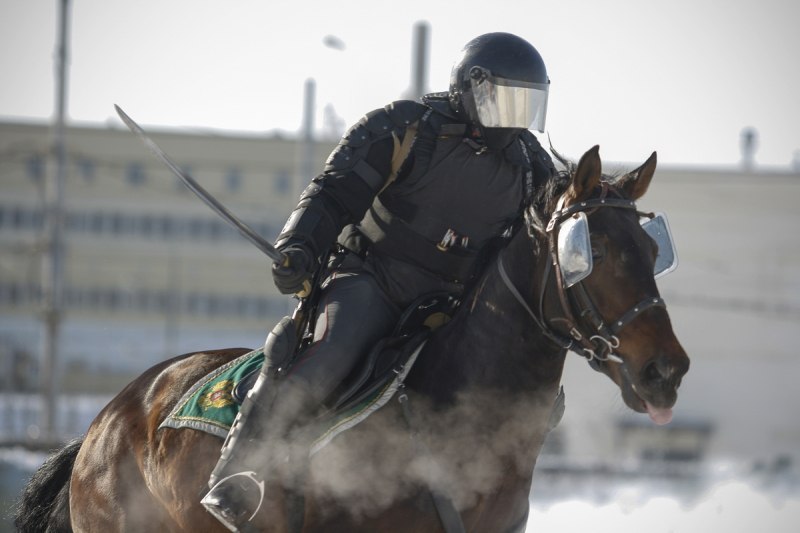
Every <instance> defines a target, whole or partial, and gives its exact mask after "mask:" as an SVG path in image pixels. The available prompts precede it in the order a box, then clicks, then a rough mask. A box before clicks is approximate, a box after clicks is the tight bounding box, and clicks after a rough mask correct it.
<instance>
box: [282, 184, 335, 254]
mask: <svg viewBox="0 0 800 533" xmlns="http://www.w3.org/2000/svg"><path fill="white" fill-rule="evenodd" d="M321 190H322V186H321V185H320V184H319V183H317V182H316V181H313V182H311V184H310V185H309V186H308V187H306V190H305V191H303V194H302V195H301V196H300V202H299V203H298V204H297V207H295V209H294V211H292V214H291V215H290V216H289V219H288V220H287V221H286V224H285V225H284V226H283V229H282V230H281V233H280V235H278V239H277V240H276V242H275V247H276V248H278V249H280V248H281V247H282V246H285V245H288V244H291V243H295V242H301V243H303V244H305V245H306V246H308V247H309V248H310V249H311V252H312V253H313V254H314V257H316V258H317V259H318V260H319V259H321V258H322V256H323V254H325V253H326V252H327V251H328V249H329V248H330V247H331V245H332V244H333V243H334V241H335V240H336V237H337V236H338V235H339V231H341V227H340V224H339V223H338V221H337V217H336V215H334V214H333V213H331V212H330V209H329V208H328V206H326V205H325V202H324V197H323V196H322V195H321V194H319V193H320V191H321Z"/></svg>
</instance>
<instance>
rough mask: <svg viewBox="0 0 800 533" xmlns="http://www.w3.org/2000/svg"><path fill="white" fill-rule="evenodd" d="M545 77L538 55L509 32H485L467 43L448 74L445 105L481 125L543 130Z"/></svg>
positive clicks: (526, 43) (542, 64)
mask: <svg viewBox="0 0 800 533" xmlns="http://www.w3.org/2000/svg"><path fill="white" fill-rule="evenodd" d="M549 87H550V79H549V78H548V77H547V69H546V68H545V66H544V61H542V56H540V55H539V52H537V51H536V49H535V48H534V47H533V46H531V44H530V43H528V42H527V41H526V40H524V39H521V38H520V37H517V36H516V35H512V34H510V33H487V34H485V35H481V36H480V37H476V38H475V39H473V40H471V41H470V42H468V43H467V44H466V45H465V46H464V48H463V49H462V53H461V57H460V58H459V59H458V61H456V63H455V65H453V70H452V72H451V74H450V93H449V97H450V105H451V106H452V108H453V110H454V111H455V112H456V114H457V115H458V116H460V117H461V118H463V119H464V120H465V121H467V122H470V123H472V124H474V125H476V126H483V127H484V128H526V129H527V128H535V129H537V130H538V131H541V132H543V131H544V121H545V117H546V115H547V93H548V89H549Z"/></svg>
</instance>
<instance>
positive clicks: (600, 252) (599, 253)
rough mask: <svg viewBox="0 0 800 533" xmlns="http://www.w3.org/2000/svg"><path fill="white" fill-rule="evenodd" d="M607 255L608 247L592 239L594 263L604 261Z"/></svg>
mask: <svg viewBox="0 0 800 533" xmlns="http://www.w3.org/2000/svg"><path fill="white" fill-rule="evenodd" d="M605 255H606V247H605V246H604V245H603V243H602V242H599V241H595V240H594V239H592V261H593V262H595V263H597V262H599V261H602V260H603V257H605Z"/></svg>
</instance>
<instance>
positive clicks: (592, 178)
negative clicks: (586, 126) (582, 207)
mask: <svg viewBox="0 0 800 533" xmlns="http://www.w3.org/2000/svg"><path fill="white" fill-rule="evenodd" d="M601 175H602V164H601V162H600V146H598V145H595V146H593V147H592V148H590V149H589V150H588V151H587V152H586V153H585V154H583V157H581V160H580V161H579V162H578V168H577V169H575V172H574V173H573V174H572V183H571V184H570V186H569V189H567V193H566V200H567V202H566V203H567V205H570V204H574V203H575V202H579V201H581V200H584V199H586V198H588V197H589V195H591V194H592V192H593V191H594V189H595V187H597V186H598V185H600V177H601Z"/></svg>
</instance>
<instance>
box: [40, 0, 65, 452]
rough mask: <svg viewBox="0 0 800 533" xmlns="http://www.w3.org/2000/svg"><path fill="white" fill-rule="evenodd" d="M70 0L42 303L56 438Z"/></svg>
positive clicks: (48, 414) (50, 430) (46, 394)
mask: <svg viewBox="0 0 800 533" xmlns="http://www.w3.org/2000/svg"><path fill="white" fill-rule="evenodd" d="M68 17H69V0H60V2H59V18H58V43H57V49H56V112H55V120H54V123H53V133H52V135H53V157H54V159H55V173H54V179H53V182H52V184H50V186H48V187H46V188H45V189H46V199H45V213H44V214H45V216H44V222H45V229H46V231H47V247H46V251H45V254H44V256H43V258H42V263H43V264H42V303H43V316H44V347H43V352H44V353H43V356H42V371H41V390H42V396H43V411H42V421H41V428H42V435H41V438H42V440H45V441H52V440H55V438H56V435H55V418H56V416H55V410H56V369H57V360H58V341H59V334H60V328H61V319H62V284H63V273H64V264H63V263H64V242H63V221H64V213H63V209H64V181H65V178H66V165H67V161H66V159H67V156H66V154H67V152H66V142H65V131H64V120H65V116H66V107H67V94H66V93H67V60H68V54H67V37H68V36H67V30H68V28H69V23H68Z"/></svg>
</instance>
